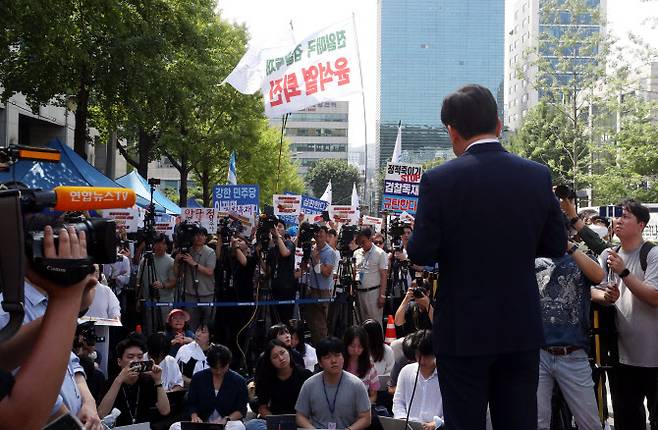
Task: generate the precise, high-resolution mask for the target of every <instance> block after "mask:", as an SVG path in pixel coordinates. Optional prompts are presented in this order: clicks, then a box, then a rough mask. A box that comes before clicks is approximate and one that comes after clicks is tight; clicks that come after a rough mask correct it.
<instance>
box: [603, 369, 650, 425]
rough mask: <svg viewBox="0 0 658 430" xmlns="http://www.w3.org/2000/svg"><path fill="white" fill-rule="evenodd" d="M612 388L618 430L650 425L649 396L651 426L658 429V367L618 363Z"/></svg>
mask: <svg viewBox="0 0 658 430" xmlns="http://www.w3.org/2000/svg"><path fill="white" fill-rule="evenodd" d="M610 390H611V391H612V393H611V394H612V395H613V400H614V401H613V404H612V408H613V409H612V410H613V414H614V418H615V430H635V429H642V430H644V429H645V428H646V422H647V414H646V412H645V409H644V399H645V398H646V399H647V406H648V408H649V422H650V423H651V427H650V428H651V430H658V410H657V408H658V367H636V366H627V365H625V364H618V365H616V366H615V368H614V372H612V373H611V374H610Z"/></svg>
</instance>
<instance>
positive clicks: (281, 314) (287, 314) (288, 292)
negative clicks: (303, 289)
mask: <svg viewBox="0 0 658 430" xmlns="http://www.w3.org/2000/svg"><path fill="white" fill-rule="evenodd" d="M295 294H297V290H296V289H295V288H272V299H274V300H295ZM273 309H275V310H276V314H277V315H278V318H274V317H273V318H272V319H278V321H276V322H282V323H285V324H289V322H290V320H291V319H292V314H293V311H294V309H295V305H278V306H276V307H275V308H273ZM273 314H274V313H273ZM273 322H274V321H273Z"/></svg>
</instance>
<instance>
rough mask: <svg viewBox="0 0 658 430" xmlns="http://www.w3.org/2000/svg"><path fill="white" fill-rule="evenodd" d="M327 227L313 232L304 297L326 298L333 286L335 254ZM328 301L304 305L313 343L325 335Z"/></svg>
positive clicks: (329, 295) (328, 296)
mask: <svg viewBox="0 0 658 430" xmlns="http://www.w3.org/2000/svg"><path fill="white" fill-rule="evenodd" d="M328 231H329V229H328V228H327V227H325V226H321V227H320V229H319V230H318V231H317V233H315V246H314V247H313V251H312V252H311V261H310V266H311V267H310V268H309V272H310V273H309V277H308V279H309V288H308V292H307V293H306V298H309V299H328V298H330V297H331V290H332V288H333V287H334V266H335V265H336V264H337V262H336V254H335V252H334V250H333V248H332V247H331V246H329V244H328V243H327V232H328ZM307 264H308V263H307ZM302 269H304V267H302ZM328 312H329V303H328V302H326V303H314V304H309V305H306V306H304V317H305V319H306V322H307V323H308V327H309V330H310V331H311V337H312V338H313V343H318V342H319V341H320V340H321V339H324V338H325V337H327V314H328Z"/></svg>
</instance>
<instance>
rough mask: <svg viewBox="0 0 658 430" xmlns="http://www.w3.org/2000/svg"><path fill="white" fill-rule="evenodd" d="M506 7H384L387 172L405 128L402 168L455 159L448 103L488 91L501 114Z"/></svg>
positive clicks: (380, 111)
mask: <svg viewBox="0 0 658 430" xmlns="http://www.w3.org/2000/svg"><path fill="white" fill-rule="evenodd" d="M504 21H505V4H504V0H468V1H464V0H438V1H423V0H406V1H397V0H379V1H378V29H377V32H378V38H377V44H378V47H377V48H378V53H379V56H378V58H379V64H378V69H377V72H378V73H377V75H378V76H377V86H378V88H377V97H378V98H377V142H378V154H379V156H378V160H379V163H378V164H379V166H380V167H382V166H384V165H385V164H386V162H388V161H389V160H390V158H391V155H392V153H393V147H394V145H395V138H396V135H397V126H398V122H400V121H401V122H402V127H403V129H402V160H403V161H408V162H416V163H422V162H425V161H429V160H432V159H435V158H437V157H443V156H447V154H448V153H450V141H449V139H448V136H447V134H446V131H445V129H444V127H443V124H442V123H441V118H440V111H441V102H442V101H443V98H444V97H445V96H447V95H448V94H450V93H451V92H453V91H455V90H456V89H458V88H459V87H461V86H463V85H465V84H469V83H475V84H480V85H483V86H485V87H487V88H489V90H491V92H492V93H493V94H494V96H495V97H496V98H497V100H498V106H499V110H500V111H501V117H502V108H503V79H504V70H503V69H504V61H503V55H504V31H505V26H504Z"/></svg>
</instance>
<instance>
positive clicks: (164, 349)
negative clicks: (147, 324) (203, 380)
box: [145, 333, 183, 391]
mask: <svg viewBox="0 0 658 430" xmlns="http://www.w3.org/2000/svg"><path fill="white" fill-rule="evenodd" d="M146 346H147V347H148V358H145V359H147V360H148V359H149V358H150V359H152V360H153V361H154V362H155V364H157V365H158V366H160V367H161V368H162V378H161V379H162V387H163V388H164V390H165V391H180V390H182V389H183V374H182V373H181V371H180V368H179V367H178V363H177V362H176V359H175V358H174V357H172V356H171V355H169V354H168V353H169V347H170V344H169V342H168V341H167V338H166V337H165V335H164V333H153V334H152V335H150V336H149V337H148V341H147V343H146ZM145 357H146V356H145Z"/></svg>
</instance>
